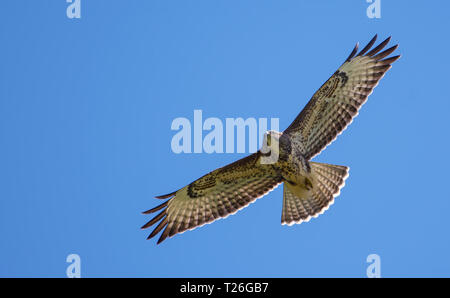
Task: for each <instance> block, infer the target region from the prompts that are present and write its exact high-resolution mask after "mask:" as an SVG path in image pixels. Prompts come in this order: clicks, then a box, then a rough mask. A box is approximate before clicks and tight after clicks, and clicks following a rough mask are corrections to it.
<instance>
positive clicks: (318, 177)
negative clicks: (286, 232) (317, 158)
mask: <svg viewBox="0 0 450 298" xmlns="http://www.w3.org/2000/svg"><path fill="white" fill-rule="evenodd" d="M310 165H311V175H312V179H313V181H312V183H311V187H306V188H304V187H303V188H299V187H294V186H292V185H291V184H289V183H286V182H285V183H284V186H283V187H284V190H283V192H284V193H283V213H282V216H281V224H287V225H292V224H294V223H301V222H303V221H309V220H310V219H311V217H317V216H319V215H320V214H322V213H323V212H325V211H326V210H327V209H328V208H329V206H330V205H331V204H333V202H334V198H335V197H337V196H338V195H339V193H340V189H341V188H342V187H344V185H345V179H346V178H347V177H348V171H349V168H348V167H345V166H336V165H330V164H325V163H317V162H310Z"/></svg>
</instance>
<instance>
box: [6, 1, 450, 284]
mask: <svg viewBox="0 0 450 298" xmlns="http://www.w3.org/2000/svg"><path fill="white" fill-rule="evenodd" d="M81 3H82V8H81V9H82V10H81V19H69V18H67V16H66V7H67V6H68V4H67V3H66V2H65V1H63V0H58V1H55V0H52V1H49V0H41V1H12V0H9V1H2V2H1V4H0V8H1V11H2V17H1V18H0V44H1V50H0V53H1V54H2V59H1V60H2V63H1V64H2V66H1V67H0V153H1V154H0V165H1V166H0V181H1V182H0V185H1V187H0V232H1V235H2V236H1V237H2V240H1V241H0V253H1V254H0V276H2V277H5V276H10V277H16V276H44V277H50V276H54V277H65V272H66V267H67V266H68V264H67V263H66V257H67V255H69V254H73V253H74V254H78V255H79V256H80V257H81V261H82V265H81V274H82V276H83V277H109V276H110V277H116V276H130V277H131V276H145V277H251V276H258V277H310V276H311V277H322V276H326V277H333V276H334V277H338V276H342V277H364V276H366V275H365V274H366V268H367V266H368V264H367V263H366V257H367V256H368V255H369V254H378V255H379V256H380V258H381V275H382V276H384V277H397V276H406V277H411V276H427V277H431V276H447V277H449V276H450V256H449V253H448V252H449V251H450V237H449V232H448V229H449V226H450V217H449V215H448V214H449V211H450V195H449V193H448V191H446V187H447V186H448V181H447V179H448V177H449V175H448V168H449V166H450V159H449V157H448V147H449V144H450V143H449V140H448V133H449V132H448V131H449V130H448V129H449V124H448V121H449V119H448V111H449V108H450V98H449V93H448V90H447V89H448V86H449V81H448V80H449V76H448V67H449V60H448V52H449V51H450V49H449V46H450V41H449V39H448V28H449V25H450V24H449V20H448V11H449V9H450V4H449V3H448V2H447V1H429V2H420V3H419V2H414V1H386V0H382V5H381V19H369V18H368V17H367V16H366V8H367V6H368V5H369V4H368V3H366V1H363V0H358V1H345V2H344V1H297V0H296V1H294V0H292V1H288V0H286V1H273V0H270V1H269V0H263V1H261V0H243V1H225V0H217V1H206V0H205V1H201V0H195V1H153V0H152V1H123V0H122V1H106V0H102V1H87V0H82V1H81ZM375 33H378V34H379V35H380V37H381V38H382V37H387V36H389V35H392V36H393V43H397V42H398V43H399V44H400V48H399V50H398V52H399V53H401V54H402V58H401V59H400V60H399V61H398V62H396V63H395V64H394V67H393V68H392V70H390V71H389V72H388V74H387V75H386V76H385V78H384V79H383V80H382V81H381V83H380V85H379V86H378V87H377V88H376V89H375V92H374V93H373V94H372V96H371V97H370V98H369V100H368V102H367V103H366V104H365V105H364V107H363V108H362V110H361V112H360V114H359V116H358V118H357V119H356V120H355V121H354V122H353V124H352V125H351V126H350V127H349V128H348V129H347V130H346V131H345V132H344V133H343V134H342V135H341V136H340V137H339V138H338V139H337V141H335V142H334V143H333V144H332V145H331V146H329V147H328V148H327V149H326V150H325V151H323V153H322V154H321V155H320V156H318V157H317V158H316V159H315V160H316V161H321V162H327V163H334V164H342V165H347V166H350V168H351V170H350V177H349V178H348V180H347V183H346V186H345V188H344V189H343V191H342V192H341V195H340V196H339V197H338V198H337V199H336V202H335V204H334V205H333V206H332V207H331V208H330V209H329V210H328V211H327V212H326V213H325V214H323V215H321V216H320V217H319V218H317V219H313V220H312V221H310V222H309V223H306V224H301V225H295V226H292V227H286V226H281V225H280V217H281V202H282V188H281V187H279V188H278V189H276V190H275V191H273V192H271V193H270V194H269V195H268V196H266V197H264V198H263V199H260V200H258V201H257V202H256V203H255V204H252V205H251V206H250V207H248V208H246V209H244V210H242V211H241V212H239V213H237V214H236V215H233V216H231V217H229V218H227V219H226V220H220V221H218V222H215V223H214V224H211V225H207V226H205V227H202V228H199V229H196V230H194V231H190V232H186V233H184V234H182V235H179V236H176V237H174V238H171V239H168V240H166V241H165V242H164V243H163V244H161V245H158V246H156V243H155V241H153V240H151V241H146V240H145V239H146V237H147V235H148V232H147V231H145V232H144V231H141V230H140V229H139V228H140V227H141V226H142V225H143V224H144V223H145V222H146V221H147V220H148V219H149V217H148V216H144V215H141V214H140V212H141V211H143V210H146V209H149V208H151V207H153V206H155V205H156V204H157V203H158V201H157V200H155V199H153V196H155V195H160V194H164V193H168V192H171V191H174V190H176V189H178V188H180V187H182V186H184V185H186V184H187V183H189V182H191V181H193V180H195V179H196V178H198V177H200V176H202V175H203V174H205V173H207V172H209V171H211V170H213V169H215V168H217V167H220V166H223V165H226V164H228V163H229V162H232V161H234V160H236V159H238V158H241V157H243V156H245V154H175V153H173V152H172V150H171V147H170V144H171V139H172V137H173V136H174V134H175V132H174V131H172V130H171V129H170V126H171V123H172V120H173V119H175V118H177V117H186V118H189V119H193V111H194V110H195V109H201V110H202V111H203V116H204V118H207V117H217V118H220V119H225V118H227V117H232V118H237V117H243V118H248V117H254V118H275V117H276V118H279V119H280V129H285V128H286V127H287V126H288V125H289V124H290V122H291V121H292V120H293V119H294V118H295V116H296V115H297V114H298V113H299V112H300V110H301V109H302V108H303V106H304V105H305V104H306V103H307V101H308V100H309V98H310V97H311V95H312V94H313V93H314V92H315V90H316V89H317V88H318V87H320V85H321V84H322V83H323V82H324V81H325V80H326V79H327V78H328V77H329V76H330V75H331V74H332V73H333V72H334V71H335V70H336V69H337V67H339V65H340V64H341V63H342V62H343V60H344V59H345V58H346V57H347V55H348V54H349V52H350V51H351V50H352V48H353V46H354V44H355V43H356V42H357V41H360V42H361V43H366V42H368V41H369V40H370V38H371V37H372V36H373V35H374V34H375Z"/></svg>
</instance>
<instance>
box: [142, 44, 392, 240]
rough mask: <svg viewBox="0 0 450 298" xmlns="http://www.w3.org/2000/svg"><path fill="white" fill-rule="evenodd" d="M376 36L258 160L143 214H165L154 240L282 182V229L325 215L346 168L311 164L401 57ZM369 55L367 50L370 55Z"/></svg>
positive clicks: (270, 135) (229, 210) (208, 178)
mask: <svg viewBox="0 0 450 298" xmlns="http://www.w3.org/2000/svg"><path fill="white" fill-rule="evenodd" d="M376 37H377V36H375V37H374V38H373V39H372V40H371V41H370V42H369V44H368V45H367V46H366V47H365V48H364V49H362V50H361V51H360V52H359V53H358V55H356V54H357V50H358V45H357V46H356V47H355V48H354V50H353V51H352V53H351V54H350V56H349V57H348V58H347V60H346V61H345V62H344V64H343V65H342V66H341V67H340V68H339V69H338V70H337V71H336V72H335V73H334V74H333V75H332V76H331V77H330V78H329V79H328V80H327V81H326V82H325V83H324V84H323V85H322V87H320V88H319V90H318V91H317V92H316V93H315V94H314V95H313V97H312V98H311V100H310V101H309V102H308V104H307V105H306V106H305V108H304V109H303V110H302V111H301V113H300V114H299V115H298V116H297V117H296V119H295V120H294V121H293V122H292V123H291V125H290V126H289V127H288V128H287V129H286V130H285V131H283V132H282V133H281V132H275V131H269V132H267V133H266V134H265V136H264V141H263V147H262V148H261V149H260V150H259V151H257V152H256V153H254V154H251V155H249V156H247V157H245V158H243V159H240V160H238V161H236V162H234V163H231V164H229V165H227V166H225V167H222V168H219V169H216V170H214V171H212V172H210V173H208V174H206V175H205V176H203V177H201V178H199V179H197V180H196V181H194V182H192V183H190V184H189V185H187V186H185V187H183V188H181V189H180V190H178V191H175V192H173V193H170V194H167V195H164V196H159V197H157V198H159V199H168V200H167V201H165V202H164V203H162V204H160V205H159V206H157V207H155V208H152V209H150V210H148V211H145V212H144V214H149V213H153V212H156V211H159V210H161V211H160V213H159V214H158V215H157V216H155V217H154V218H153V219H152V220H150V221H149V222H148V223H147V224H145V225H144V226H143V227H142V228H144V229H145V228H148V227H150V226H152V225H153V224H155V223H157V222H158V221H159V224H158V225H157V226H156V228H155V229H154V230H153V232H152V233H151V234H150V236H149V238H151V237H153V236H155V235H156V234H158V233H159V232H160V231H161V230H163V229H164V230H163V232H162V234H161V237H160V239H159V240H158V243H160V242H161V241H163V240H164V239H166V238H167V237H171V236H173V235H175V234H178V233H182V232H184V231H186V230H189V229H194V228H196V227H199V226H202V225H204V224H206V223H210V222H212V221H215V220H217V219H219V218H225V217H227V216H228V215H230V214H234V213H235V212H237V211H238V210H240V209H242V208H244V207H246V206H247V205H248V204H250V203H251V202H254V201H255V200H256V199H257V198H260V197H262V196H264V195H265V194H267V193H268V192H269V191H271V190H272V189H274V188H275V187H277V186H278V185H279V184H281V183H284V189H283V208H282V215H281V223H282V224H287V225H291V224H294V223H301V222H304V221H308V220H309V219H310V218H311V217H317V216H318V215H319V214H322V213H323V212H324V211H325V210H327V209H328V208H329V206H330V205H331V204H332V203H333V202H334V198H335V197H336V196H338V195H339V193H340V189H341V188H342V187H343V186H344V182H345V179H346V178H347V177H348V170H349V168H348V167H346V166H337V165H331V164H324V163H317V162H313V161H311V159H312V158H314V156H316V155H317V154H319V153H320V152H321V151H322V150H323V149H324V148H325V147H326V146H327V145H328V144H330V143H331V142H332V141H333V140H334V139H335V138H336V137H337V136H338V135H339V134H340V133H341V132H342V131H343V130H344V129H345V128H346V127H347V126H348V125H349V124H350V123H351V122H352V120H353V118H354V117H355V116H356V115H357V114H358V110H359V108H360V107H361V106H362V104H363V103H364V102H365V101H366V99H367V97H368V96H369V95H370V93H371V92H372V90H373V88H374V87H375V86H376V85H377V84H378V82H379V80H380V79H381V78H382V77H383V76H384V74H385V73H386V72H387V70H389V69H390V68H391V64H392V63H393V62H394V61H396V60H397V59H398V58H399V57H400V56H394V57H390V58H386V59H384V58H385V57H387V56H388V55H390V54H391V53H392V52H393V51H394V50H395V49H397V46H393V47H391V48H389V49H387V50H385V51H383V52H380V51H381V50H382V49H383V48H384V47H385V46H386V44H387V43H389V41H390V38H388V39H386V40H385V41H383V42H382V43H380V44H379V45H378V46H377V47H375V48H373V49H371V48H372V46H373V44H374V43H375V40H376ZM369 50H370V51H369Z"/></svg>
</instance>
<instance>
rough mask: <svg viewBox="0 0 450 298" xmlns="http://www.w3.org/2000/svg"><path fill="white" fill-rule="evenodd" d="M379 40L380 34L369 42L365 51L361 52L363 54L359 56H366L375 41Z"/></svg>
mask: <svg viewBox="0 0 450 298" xmlns="http://www.w3.org/2000/svg"><path fill="white" fill-rule="evenodd" d="M377 38H378V34H375V35H374V36H373V37H372V39H371V40H370V41H369V43H368V44H367V45H366V46H365V47H364V49H362V50H361V52H359V54H358V56H362V55H364V54H365V53H366V52H367V51H368V50H369V49H370V48H371V47H372V46H373V44H374V43H375V41H377Z"/></svg>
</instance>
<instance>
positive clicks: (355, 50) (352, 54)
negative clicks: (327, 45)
mask: <svg viewBox="0 0 450 298" xmlns="http://www.w3.org/2000/svg"><path fill="white" fill-rule="evenodd" d="M358 47H359V42H357V43H356V45H355V47H354V48H353V51H352V52H351V53H350V55H348V57H347V59H345V61H350V60H351V59H352V58H353V57H354V56H355V55H356V53H357V52H358Z"/></svg>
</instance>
